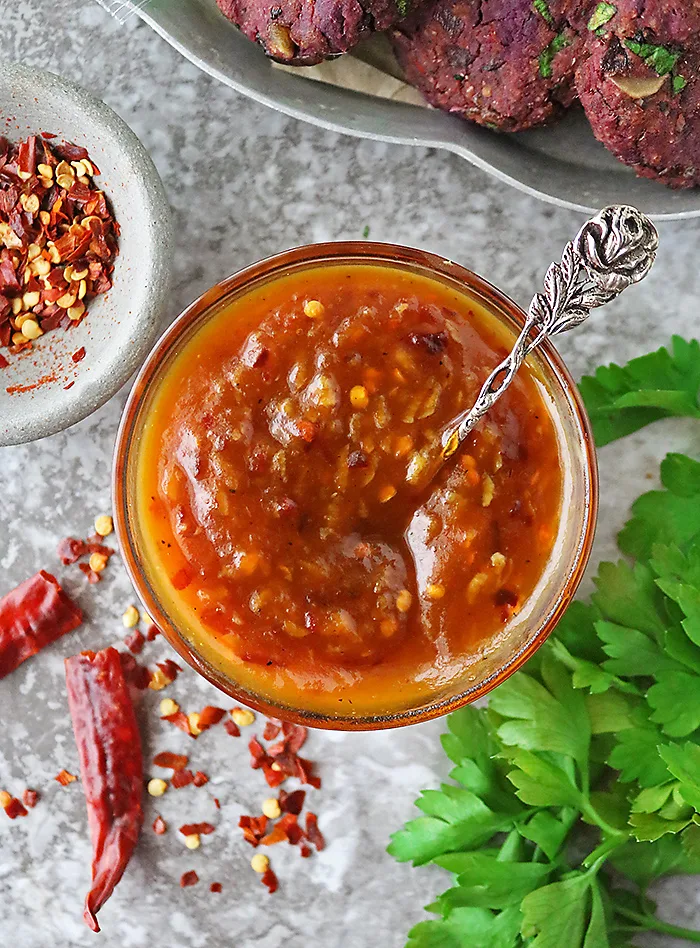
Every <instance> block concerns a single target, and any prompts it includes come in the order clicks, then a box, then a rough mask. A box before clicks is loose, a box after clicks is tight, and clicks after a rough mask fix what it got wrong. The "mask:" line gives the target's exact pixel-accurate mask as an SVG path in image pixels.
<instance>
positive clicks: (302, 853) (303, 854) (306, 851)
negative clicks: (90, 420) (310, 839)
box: [299, 843, 312, 859]
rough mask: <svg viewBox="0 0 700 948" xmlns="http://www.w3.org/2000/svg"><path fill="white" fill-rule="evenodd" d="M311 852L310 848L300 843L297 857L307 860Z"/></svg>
mask: <svg viewBox="0 0 700 948" xmlns="http://www.w3.org/2000/svg"><path fill="white" fill-rule="evenodd" d="M311 852H312V850H311V847H310V846H307V845H306V843H302V845H301V848H300V849H299V855H300V856H301V857H302V859H308V858H309V856H310V855H311Z"/></svg>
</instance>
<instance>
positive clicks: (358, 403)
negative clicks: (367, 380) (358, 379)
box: [350, 385, 369, 408]
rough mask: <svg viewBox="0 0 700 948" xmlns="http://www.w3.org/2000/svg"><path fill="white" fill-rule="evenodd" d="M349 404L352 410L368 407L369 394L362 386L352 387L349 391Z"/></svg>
mask: <svg viewBox="0 0 700 948" xmlns="http://www.w3.org/2000/svg"><path fill="white" fill-rule="evenodd" d="M350 404H351V405H352V407H353V408H366V407H367V406H368V405H369V394H368V392H367V389H366V388H365V387H364V385H353V387H352V388H351V389H350Z"/></svg>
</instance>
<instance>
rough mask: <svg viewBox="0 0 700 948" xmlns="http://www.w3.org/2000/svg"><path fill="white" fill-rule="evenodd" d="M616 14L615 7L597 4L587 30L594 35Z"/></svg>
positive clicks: (608, 4)
mask: <svg viewBox="0 0 700 948" xmlns="http://www.w3.org/2000/svg"><path fill="white" fill-rule="evenodd" d="M616 13H617V7H615V6H613V5H612V3H599V4H598V6H597V7H596V8H595V10H594V11H593V14H592V16H591V18H590V20H589V21H588V29H589V30H590V31H591V32H592V33H594V32H595V31H596V30H599V29H600V28H601V26H605V24H606V23H609V22H610V20H612V18H613V17H614V16H615V14H616Z"/></svg>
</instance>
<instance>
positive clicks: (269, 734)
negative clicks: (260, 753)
mask: <svg viewBox="0 0 700 948" xmlns="http://www.w3.org/2000/svg"><path fill="white" fill-rule="evenodd" d="M281 730H282V722H281V721H277V720H275V718H270V719H269V721H268V722H267V723H266V725H265V730H264V731H263V737H264V738H265V740H266V741H274V739H275V738H276V737H277V735H278V734H279V733H280V731H281Z"/></svg>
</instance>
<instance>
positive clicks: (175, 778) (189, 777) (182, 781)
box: [170, 770, 194, 790]
mask: <svg viewBox="0 0 700 948" xmlns="http://www.w3.org/2000/svg"><path fill="white" fill-rule="evenodd" d="M170 783H171V785H172V786H173V788H174V789H175V790H181V789H182V788H183V787H189V785H190V784H191V783H194V774H193V773H192V771H191V770H176V771H175V773H174V774H173V775H172V777H171V778H170Z"/></svg>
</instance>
